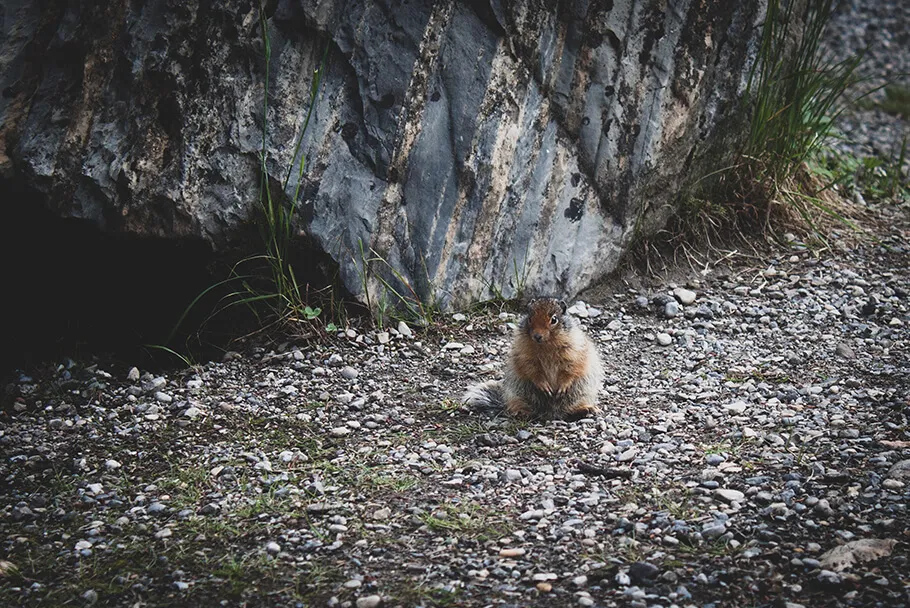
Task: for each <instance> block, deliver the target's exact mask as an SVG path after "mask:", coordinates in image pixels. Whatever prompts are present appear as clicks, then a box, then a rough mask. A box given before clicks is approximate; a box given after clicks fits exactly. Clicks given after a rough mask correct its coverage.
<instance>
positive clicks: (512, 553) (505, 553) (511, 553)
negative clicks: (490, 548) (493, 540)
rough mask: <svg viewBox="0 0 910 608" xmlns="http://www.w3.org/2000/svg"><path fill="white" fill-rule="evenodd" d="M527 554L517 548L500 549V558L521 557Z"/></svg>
mask: <svg viewBox="0 0 910 608" xmlns="http://www.w3.org/2000/svg"><path fill="white" fill-rule="evenodd" d="M524 554H525V550H524V549H522V548H521V547H516V548H514V549H500V550H499V557H521V556H522V555H524Z"/></svg>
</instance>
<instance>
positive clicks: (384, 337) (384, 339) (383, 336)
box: [357, 331, 392, 604]
mask: <svg viewBox="0 0 910 608" xmlns="http://www.w3.org/2000/svg"><path fill="white" fill-rule="evenodd" d="M391 339H392V338H391V337H390V336H389V332H387V331H381V332H379V333H378V334H376V340H377V341H378V342H379V343H380V344H388V343H389V340H391ZM357 603H358V604H359V603H360V602H359V601H358V602H357Z"/></svg>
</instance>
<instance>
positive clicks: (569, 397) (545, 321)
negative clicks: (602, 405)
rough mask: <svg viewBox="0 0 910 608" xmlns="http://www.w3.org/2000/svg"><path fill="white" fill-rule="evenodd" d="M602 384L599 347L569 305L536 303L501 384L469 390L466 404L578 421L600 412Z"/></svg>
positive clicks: (515, 341) (539, 300) (514, 345)
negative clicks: (570, 311)
mask: <svg viewBox="0 0 910 608" xmlns="http://www.w3.org/2000/svg"><path fill="white" fill-rule="evenodd" d="M603 380H604V372H603V364H601V362H600V356H599V355H598V354H597V347H595V346H594V343H593V342H592V341H591V339H590V338H588V336H587V335H586V334H585V332H584V331H582V329H581V328H580V327H579V326H578V322H577V321H576V320H575V319H573V318H572V317H571V316H570V315H568V314H566V305H565V302H562V301H560V300H557V299H555V298H537V299H535V300H532V301H531V302H530V303H529V304H528V310H527V314H526V315H525V317H524V318H523V319H522V321H521V324H520V325H519V326H518V329H517V330H516V331H515V335H514V337H513V339H512V350H511V352H510V353H509V358H508V361H507V362H506V370H505V377H504V378H503V380H502V381H490V382H484V383H482V384H477V385H474V386H471V387H469V388H468V390H467V392H466V393H465V395H464V397H463V401H464V402H465V403H467V404H468V405H471V406H475V407H494V408H505V410H506V411H507V412H508V413H510V414H512V415H513V416H518V417H523V418H569V419H575V418H581V417H584V416H587V415H589V414H594V413H596V412H597V411H599V408H598V405H597V391H598V390H599V389H600V387H601V385H602V384H603Z"/></svg>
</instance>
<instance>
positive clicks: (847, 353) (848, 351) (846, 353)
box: [834, 342, 856, 359]
mask: <svg viewBox="0 0 910 608" xmlns="http://www.w3.org/2000/svg"><path fill="white" fill-rule="evenodd" d="M834 353H835V354H836V355H837V356H838V357H842V358H844V359H855V358H856V353H855V352H853V349H852V348H851V347H850V345H849V344H844V343H843V342H840V343H839V344H838V345H837V348H835V349H834Z"/></svg>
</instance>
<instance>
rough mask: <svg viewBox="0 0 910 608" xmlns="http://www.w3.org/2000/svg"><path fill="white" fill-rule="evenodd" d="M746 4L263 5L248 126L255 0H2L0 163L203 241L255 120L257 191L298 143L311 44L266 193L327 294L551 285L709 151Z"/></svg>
mask: <svg viewBox="0 0 910 608" xmlns="http://www.w3.org/2000/svg"><path fill="white" fill-rule="evenodd" d="M762 8H763V3H762V2H761V1H760V0H748V1H743V2H728V1H726V0H704V1H702V2H691V1H687V0H681V1H678V2H677V1H671V2H665V1H658V0H645V1H643V2H641V1H639V2H634V1H632V0H592V1H590V2H585V1H582V0H577V1H575V2H564V3H559V8H558V10H553V9H551V8H550V4H549V3H545V2H541V1H539V0H519V1H516V2H502V1H500V0H490V1H489V2H484V1H478V0H474V1H470V2H452V1H449V2H446V1H440V2H429V1H424V2H420V1H415V2H403V3H386V2H381V1H364V2H359V3H350V2H340V1H334V2H333V1H330V0H321V1H316V0H309V1H307V0H300V1H298V2H288V1H283V0H282V1H279V2H277V3H276V2H270V3H267V9H266V10H267V13H268V20H267V23H268V28H269V39H270V44H271V53H272V60H271V65H270V70H269V78H270V80H269V85H268V93H269V108H268V118H267V124H266V125H265V128H264V125H263V118H262V116H263V92H264V90H265V75H266V69H265V68H266V65H265V60H264V50H263V44H262V36H261V31H260V24H259V15H258V4H257V3H250V2H243V1H240V0H227V1H225V2H219V3H202V2H194V1H189V2H180V3H174V2H165V1H163V0H153V1H150V2H145V3H139V4H137V3H132V2H125V1H123V0H114V1H112V2H109V3H93V2H86V1H82V2H69V3H64V2H55V1H50V2H46V3H32V2H24V1H15V0H7V1H6V2H4V4H3V8H2V11H3V13H2V18H3V19H2V28H3V31H2V33H0V74H2V75H0V85H2V91H3V95H2V97H0V174H2V175H3V176H5V177H6V178H14V179H17V180H20V181H23V182H25V183H26V184H27V185H28V186H29V187H31V188H32V189H34V190H37V191H38V192H40V193H42V194H44V195H46V204H47V205H48V206H49V207H50V208H51V210H52V211H53V212H54V213H55V214H57V215H59V216H62V217H74V218H83V219H86V220H90V221H91V222H94V223H96V224H98V225H101V226H103V227H104V228H105V229H106V230H110V231H113V232H122V233H128V234H135V235H142V236H160V237H166V238H181V239H182V238H190V239H203V240H205V241H207V242H209V243H211V244H212V246H214V247H215V248H218V247H221V246H223V245H224V244H225V243H227V242H229V241H230V240H231V239H232V238H233V237H235V236H236V235H237V234H239V227H240V226H241V225H243V224H244V223H245V222H248V221H249V220H250V219H251V218H253V217H254V216H255V212H256V209H257V206H258V198H257V197H258V192H259V182H260V179H259V167H260V151H261V149H262V137H263V131H265V133H266V141H267V143H266V147H267V151H268V155H267V158H268V160H267V167H268V171H269V176H270V180H271V182H272V184H273V188H272V190H273V193H275V192H280V190H281V188H280V186H281V185H282V184H283V182H284V181H285V178H286V176H287V175H288V172H289V169H290V167H291V166H292V165H293V164H294V163H295V161H299V159H300V157H299V155H298V157H297V158H296V159H295V158H294V151H295V144H296V142H297V138H298V137H299V136H300V131H301V125H302V124H303V116H304V114H305V112H306V110H307V109H308V107H307V106H308V104H309V88H310V85H311V80H312V74H313V72H314V69H315V68H317V67H318V66H319V65H320V63H321V61H322V57H323V50H324V49H325V48H328V54H327V56H326V57H327V59H326V61H327V66H326V72H325V76H324V78H323V87H322V89H321V91H320V93H319V96H318V98H317V101H316V104H315V107H314V108H313V111H312V118H311V120H310V123H309V129H308V130H307V131H306V133H305V135H304V138H303V144H302V146H301V148H300V153H301V154H305V156H306V159H307V165H306V170H305V171H304V173H303V177H302V178H300V179H299V180H298V177H297V171H296V170H294V171H292V174H291V177H290V180H289V181H288V183H287V186H286V187H285V188H284V196H285V197H286V198H287V202H288V203H290V202H291V199H293V197H294V195H295V193H297V200H296V201H294V202H295V203H296V204H297V205H298V208H299V210H300V213H299V214H298V216H297V217H298V220H299V228H300V229H301V232H302V233H305V234H306V235H307V237H308V240H310V242H313V241H314V242H315V243H316V244H318V246H319V247H321V248H322V249H323V250H324V251H325V252H327V253H328V254H329V255H330V256H332V257H333V258H334V259H335V261H336V262H338V264H339V266H340V276H341V279H342V280H343V282H344V283H345V285H346V287H347V288H348V289H349V290H351V291H352V292H354V293H362V291H363V286H364V285H367V286H368V287H369V289H370V290H371V292H372V297H373V298H375V299H381V298H382V297H383V293H382V292H383V291H384V290H385V289H386V287H385V285H384V282H385V283H387V284H390V285H391V286H392V287H395V288H396V289H397V290H398V291H399V292H400V293H405V294H408V293H411V290H413V293H416V294H417V295H419V296H420V297H421V298H425V299H435V300H436V301H437V302H438V303H440V304H441V305H443V306H444V307H452V306H460V305H464V304H466V303H468V302H470V301H474V300H477V299H482V298H486V297H490V296H491V295H493V294H497V293H501V294H502V295H505V296H507V297H508V296H512V295H515V294H516V293H517V292H518V291H519V290H521V289H526V290H527V291H529V292H549V293H558V294H561V295H564V296H572V295H574V294H576V293H577V292H578V291H580V290H582V289H584V288H585V287H587V286H589V285H590V284H591V283H592V282H594V281H596V280H597V279H598V278H600V277H602V276H604V275H605V274H606V273H607V272H609V271H610V270H611V269H613V268H614V267H615V265H616V263H617V260H618V259H619V256H620V254H621V253H622V252H623V250H624V249H625V248H627V246H628V244H629V242H630V240H631V238H632V237H633V236H634V235H635V234H636V233H637V232H643V233H648V232H653V231H654V230H655V229H656V228H659V227H660V226H661V225H662V224H663V222H664V221H665V220H666V218H667V217H668V215H669V213H670V211H671V210H672V208H673V206H674V205H675V204H676V203H677V201H678V198H679V193H680V192H681V191H683V190H684V188H685V186H686V185H687V184H688V183H691V181H692V180H693V179H694V178H695V177H697V173H698V168H699V167H701V166H703V165H705V166H707V165H708V164H710V163H709V161H712V162H713V160H716V159H715V157H716V155H717V154H718V150H722V149H723V148H724V145H725V144H724V137H725V136H726V135H729V133H731V132H733V131H735V129H731V128H729V124H735V117H734V116H732V114H733V112H732V108H734V107H735V106H734V103H735V101H736V99H737V98H738V96H739V95H740V94H741V92H742V88H743V82H744V76H745V74H746V72H747V70H748V68H749V66H750V56H751V55H750V50H754V46H755V42H756V39H757V36H758V35H759V34H760V28H758V27H756V22H757V20H758V19H759V18H760V16H761V15H760V13H761V12H762ZM713 166H716V165H713ZM275 185H278V187H274V186H275ZM380 258H381V260H383V261H381V262H380V261H376V260H378V259H380ZM368 259H373V260H374V261H373V262H369V263H367V264H366V266H367V268H366V269H365V268H364V262H365V260H368ZM391 268H394V269H395V271H394V272H392V271H391V270H390V269H391ZM380 277H384V279H383V281H380V280H379V279H380ZM365 279H366V280H365ZM401 281H406V282H407V283H408V286H409V287H408V286H403V285H400V284H399V285H397V286H396V285H395V283H400V282H401ZM386 296H387V297H389V294H386ZM375 299H374V301H376V300H375Z"/></svg>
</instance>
